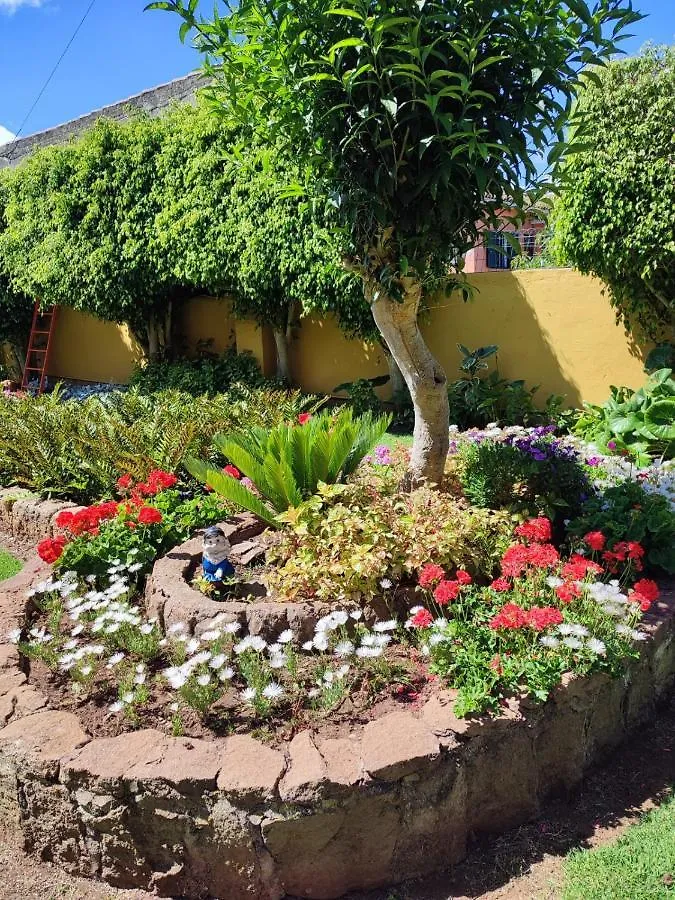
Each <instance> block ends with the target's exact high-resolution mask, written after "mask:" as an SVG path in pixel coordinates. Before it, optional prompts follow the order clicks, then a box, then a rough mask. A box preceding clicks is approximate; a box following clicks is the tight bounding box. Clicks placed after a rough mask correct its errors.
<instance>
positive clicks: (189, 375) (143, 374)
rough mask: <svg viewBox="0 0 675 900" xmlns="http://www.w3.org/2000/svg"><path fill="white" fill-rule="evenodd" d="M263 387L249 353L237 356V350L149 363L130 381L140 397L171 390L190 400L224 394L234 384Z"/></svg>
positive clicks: (137, 371) (255, 362)
mask: <svg viewBox="0 0 675 900" xmlns="http://www.w3.org/2000/svg"><path fill="white" fill-rule="evenodd" d="M262 383H263V377H262V374H261V372H260V367H259V366H258V363H257V361H256V360H255V358H254V357H253V356H252V355H251V354H250V353H237V351H236V350H227V351H226V352H225V353H223V354H222V356H202V357H200V358H199V359H176V360H172V361H171V362H169V361H165V362H161V361H160V362H149V363H147V364H146V365H145V366H139V367H138V368H136V369H135V370H134V372H133V373H132V375H131V378H130V380H129V384H130V385H131V386H132V387H137V388H138V390H139V391H140V392H141V393H143V394H154V393H157V392H158V391H166V390H171V391H182V392H183V393H185V394H192V396H193V397H198V396H200V395H201V394H209V395H210V396H213V395H214V394H223V393H225V392H226V391H228V390H229V389H230V388H231V387H232V386H233V385H235V384H246V385H248V386H249V387H259V386H260V385H262Z"/></svg>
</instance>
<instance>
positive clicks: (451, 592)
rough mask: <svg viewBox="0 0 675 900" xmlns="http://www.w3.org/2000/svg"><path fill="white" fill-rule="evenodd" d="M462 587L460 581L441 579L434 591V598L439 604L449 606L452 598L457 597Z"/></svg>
mask: <svg viewBox="0 0 675 900" xmlns="http://www.w3.org/2000/svg"><path fill="white" fill-rule="evenodd" d="M460 588H461V585H460V583H459V581H441V582H440V583H439V585H438V587H437V588H436V590H435V591H434V600H435V601H436V603H438V604H439V606H447V605H448V603H450V601H451V600H456V599H457V597H458V596H459V591H460Z"/></svg>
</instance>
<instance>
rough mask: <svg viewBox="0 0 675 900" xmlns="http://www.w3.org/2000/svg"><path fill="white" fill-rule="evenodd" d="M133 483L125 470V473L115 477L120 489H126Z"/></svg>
mask: <svg viewBox="0 0 675 900" xmlns="http://www.w3.org/2000/svg"><path fill="white" fill-rule="evenodd" d="M133 483H134V479H133V478H132V477H131V475H130V474H129V473H128V472H127V473H126V475H122V476H121V477H120V478H118V479H117V487H118V489H119V490H120V491H126V490H128V488H130V487H131V485H132V484H133Z"/></svg>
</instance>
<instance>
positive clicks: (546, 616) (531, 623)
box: [490, 603, 563, 631]
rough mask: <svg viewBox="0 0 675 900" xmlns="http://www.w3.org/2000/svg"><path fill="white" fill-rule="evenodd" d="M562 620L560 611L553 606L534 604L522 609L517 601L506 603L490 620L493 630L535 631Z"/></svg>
mask: <svg viewBox="0 0 675 900" xmlns="http://www.w3.org/2000/svg"><path fill="white" fill-rule="evenodd" d="M562 620H563V616H562V613H561V612H560V610H559V609H556V608H555V606H535V607H533V608H532V609H529V610H528V609H523V608H522V606H518V604H517V603H507V604H505V605H504V606H502V608H501V609H500V611H499V612H498V613H497V615H496V616H494V617H493V618H492V620H491V621H490V628H492V630H493V631H499V630H500V629H504V630H511V631H514V630H517V629H519V628H534V630H535V631H543V630H544V629H545V628H549V627H550V626H551V625H559V624H560V623H561V622H562Z"/></svg>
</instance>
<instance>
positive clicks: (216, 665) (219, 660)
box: [209, 653, 227, 669]
mask: <svg viewBox="0 0 675 900" xmlns="http://www.w3.org/2000/svg"><path fill="white" fill-rule="evenodd" d="M226 660H227V657H226V656H225V654H224V653H219V654H218V656H214V657H213V659H211V660H210V662H209V668H210V669H222V667H223V666H224V665H225V662H226Z"/></svg>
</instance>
